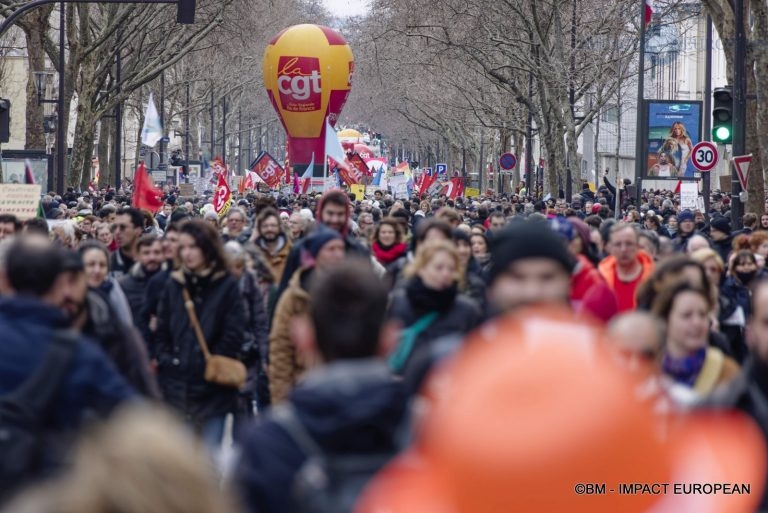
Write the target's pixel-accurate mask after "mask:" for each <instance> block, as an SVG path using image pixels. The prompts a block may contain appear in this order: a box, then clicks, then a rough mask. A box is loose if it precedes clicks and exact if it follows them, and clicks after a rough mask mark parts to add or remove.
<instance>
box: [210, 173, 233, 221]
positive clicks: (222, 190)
mask: <svg viewBox="0 0 768 513" xmlns="http://www.w3.org/2000/svg"><path fill="white" fill-rule="evenodd" d="M230 206H232V191H231V190H229V184H228V183H227V174H226V173H219V180H218V183H217V184H216V194H215V195H214V196H213V208H214V210H216V214H218V216H219V217H224V216H225V215H227V212H229V207H230Z"/></svg>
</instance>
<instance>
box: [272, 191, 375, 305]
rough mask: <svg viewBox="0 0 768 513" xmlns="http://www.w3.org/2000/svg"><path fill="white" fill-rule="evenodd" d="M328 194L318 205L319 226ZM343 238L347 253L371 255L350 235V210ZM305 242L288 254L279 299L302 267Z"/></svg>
mask: <svg viewBox="0 0 768 513" xmlns="http://www.w3.org/2000/svg"><path fill="white" fill-rule="evenodd" d="M331 192H333V191H331ZM328 194H329V193H328V192H326V193H325V194H323V196H322V198H320V201H318V203H317V213H318V217H319V218H320V219H318V225H322V224H323V223H322V212H323V207H324V205H325V202H326V199H327V196H328ZM341 237H342V238H343V239H344V246H345V248H346V250H347V253H356V254H358V255H360V256H365V257H367V256H369V255H370V251H369V250H368V249H367V248H365V247H363V246H361V245H360V243H359V242H358V241H357V239H356V238H355V237H354V236H353V235H351V234H350V233H349V209H347V213H346V217H345V219H344V225H343V227H342V229H341ZM305 240H306V238H304V239H301V240H300V241H295V242H294V244H293V247H292V248H291V251H290V253H288V260H287V261H286V262H285V267H284V268H283V275H282V277H281V279H280V286H279V287H278V290H277V297H278V298H279V297H280V296H281V295H282V294H283V292H285V289H286V288H288V282H289V281H290V279H291V278H292V277H293V273H295V272H296V270H297V269H299V268H300V267H301V252H302V250H303V248H304V244H305Z"/></svg>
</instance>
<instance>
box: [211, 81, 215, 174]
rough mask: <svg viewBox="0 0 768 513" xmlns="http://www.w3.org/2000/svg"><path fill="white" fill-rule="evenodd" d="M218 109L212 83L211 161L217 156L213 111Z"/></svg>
mask: <svg viewBox="0 0 768 513" xmlns="http://www.w3.org/2000/svg"><path fill="white" fill-rule="evenodd" d="M215 108H216V107H215V106H214V104H213V83H211V134H210V137H211V156H210V159H211V160H213V159H214V157H215V154H216V135H215V128H214V125H213V111H214V109H215Z"/></svg>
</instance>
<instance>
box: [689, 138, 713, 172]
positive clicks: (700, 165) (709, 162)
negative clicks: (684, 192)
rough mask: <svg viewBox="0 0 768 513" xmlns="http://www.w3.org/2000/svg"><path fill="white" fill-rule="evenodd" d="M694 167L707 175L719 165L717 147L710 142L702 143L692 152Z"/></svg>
mask: <svg viewBox="0 0 768 513" xmlns="http://www.w3.org/2000/svg"><path fill="white" fill-rule="evenodd" d="M691 151H692V153H693V157H692V160H693V167H695V168H696V169H698V170H699V171H701V172H702V173H706V172H707V171H712V169H713V168H714V167H715V166H716V165H717V146H715V145H714V144H713V143H711V142H709V141H701V142H700V143H698V144H697V145H696V146H694V147H693V150H691Z"/></svg>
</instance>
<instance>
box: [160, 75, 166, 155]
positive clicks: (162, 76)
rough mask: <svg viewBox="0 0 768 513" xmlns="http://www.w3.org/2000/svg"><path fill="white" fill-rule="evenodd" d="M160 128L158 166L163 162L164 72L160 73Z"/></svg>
mask: <svg viewBox="0 0 768 513" xmlns="http://www.w3.org/2000/svg"><path fill="white" fill-rule="evenodd" d="M160 127H161V129H162V131H163V138H162V139H160V149H159V151H160V165H162V164H163V162H165V141H163V139H165V70H163V72H162V73H160ZM161 167H162V166H161Z"/></svg>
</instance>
